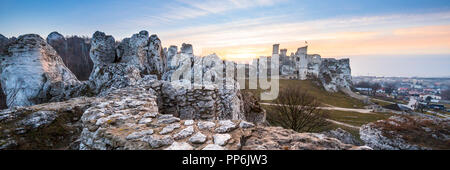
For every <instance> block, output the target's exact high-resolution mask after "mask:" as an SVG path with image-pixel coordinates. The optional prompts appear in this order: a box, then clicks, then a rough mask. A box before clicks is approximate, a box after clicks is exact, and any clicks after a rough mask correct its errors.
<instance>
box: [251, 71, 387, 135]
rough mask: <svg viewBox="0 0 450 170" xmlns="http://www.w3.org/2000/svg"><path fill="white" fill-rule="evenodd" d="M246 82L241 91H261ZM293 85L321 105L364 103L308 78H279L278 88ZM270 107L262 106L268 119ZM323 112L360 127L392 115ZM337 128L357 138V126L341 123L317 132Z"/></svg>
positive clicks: (383, 103) (352, 106)
mask: <svg viewBox="0 0 450 170" xmlns="http://www.w3.org/2000/svg"><path fill="white" fill-rule="evenodd" d="M246 84H247V89H245V90H243V91H248V92H252V93H254V94H256V96H259V95H258V94H259V93H261V92H262V91H263V90H261V89H248V81H247V82H246ZM293 87H298V88H301V89H303V90H305V91H307V92H308V93H310V94H311V95H313V96H315V97H316V98H317V100H318V101H319V102H321V103H322V105H323V106H329V105H332V106H336V107H343V108H363V107H364V104H363V103H362V102H361V101H359V100H358V99H354V98H352V97H350V96H347V95H346V94H344V93H341V92H338V93H330V92H327V91H325V90H324V89H323V88H321V87H319V86H317V85H316V84H314V83H313V82H312V81H310V80H285V79H281V80H280V90H283V89H286V88H293ZM261 102H265V103H271V102H273V101H261ZM376 102H377V103H379V104H380V105H388V104H389V103H387V102H382V101H381V102H380V101H376ZM270 107H275V106H268V105H263V108H264V109H266V110H267V111H268V112H267V117H268V120H270V119H271V118H274V117H271V116H274V115H271V114H270V111H269V110H270ZM325 112H327V113H328V116H329V118H328V119H330V120H334V121H337V122H340V123H344V124H348V125H351V126H356V127H360V126H362V125H364V124H367V123H370V122H375V121H377V120H383V119H387V118H389V117H390V116H392V115H393V114H392V113H359V112H352V111H338V110H326V111H325ZM269 123H270V124H271V125H272V126H279V125H277V124H275V123H274V122H269ZM337 128H341V129H344V130H345V131H347V132H349V133H351V134H352V135H353V136H355V137H356V138H357V139H358V140H360V139H359V129H358V128H354V127H350V126H346V125H342V124H335V123H330V124H329V125H328V126H326V127H323V128H321V129H320V130H319V132H323V131H329V130H333V129H337Z"/></svg>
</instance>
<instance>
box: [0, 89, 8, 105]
mask: <svg viewBox="0 0 450 170" xmlns="http://www.w3.org/2000/svg"><path fill="white" fill-rule="evenodd" d="M6 108H7V106H6V95H5V93H3V89H2V85H1V84H0V110H2V109H6Z"/></svg>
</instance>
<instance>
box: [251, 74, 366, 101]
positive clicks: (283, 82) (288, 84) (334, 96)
mask: <svg viewBox="0 0 450 170" xmlns="http://www.w3.org/2000/svg"><path fill="white" fill-rule="evenodd" d="M279 82H280V90H283V89H286V88H293V87H298V88H301V89H303V90H305V91H307V92H308V93H310V94H311V95H313V96H315V97H316V98H317V100H318V101H319V102H321V103H323V104H324V105H332V106H336V107H344V108H363V107H364V106H365V105H364V103H363V102H362V101H360V100H358V99H355V98H352V97H350V96H348V95H346V94H344V93H342V92H337V93H331V92H327V91H325V90H324V89H323V88H321V87H319V86H317V85H316V84H314V83H313V82H312V81H310V80H288V79H280V80H279ZM258 87H259V86H258ZM243 91H249V92H252V93H253V94H255V96H257V97H259V96H260V95H259V94H260V93H261V92H262V91H263V90H262V89H248V80H247V81H246V89H244V90H243ZM262 102H268V103H270V102H272V101H262Z"/></svg>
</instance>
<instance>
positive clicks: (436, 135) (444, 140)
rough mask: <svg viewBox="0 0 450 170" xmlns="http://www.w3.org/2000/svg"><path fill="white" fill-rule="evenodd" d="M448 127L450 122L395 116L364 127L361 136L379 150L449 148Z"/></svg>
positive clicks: (370, 145) (369, 144) (368, 144)
mask: <svg viewBox="0 0 450 170" xmlns="http://www.w3.org/2000/svg"><path fill="white" fill-rule="evenodd" d="M449 127H450V123H449V120H448V119H440V118H426V117H410V116H392V117H390V118H389V119H386V120H379V121H377V122H373V123H369V124H366V125H363V126H362V127H361V129H360V131H359V133H360V135H361V139H362V140H363V141H364V142H365V143H366V145H367V146H369V147H372V148H373V149H377V150H378V149H380V150H424V149H425V150H427V149H449V146H448V141H449V140H450V134H449V131H448V129H449Z"/></svg>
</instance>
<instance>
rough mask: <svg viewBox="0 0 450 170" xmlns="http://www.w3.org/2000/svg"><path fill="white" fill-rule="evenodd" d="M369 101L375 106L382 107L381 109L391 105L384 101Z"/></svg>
mask: <svg viewBox="0 0 450 170" xmlns="http://www.w3.org/2000/svg"><path fill="white" fill-rule="evenodd" d="M370 101H371V102H372V103H375V104H377V105H380V106H383V107H384V106H387V105H391V104H392V103H388V102H385V101H380V100H374V99H370Z"/></svg>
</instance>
